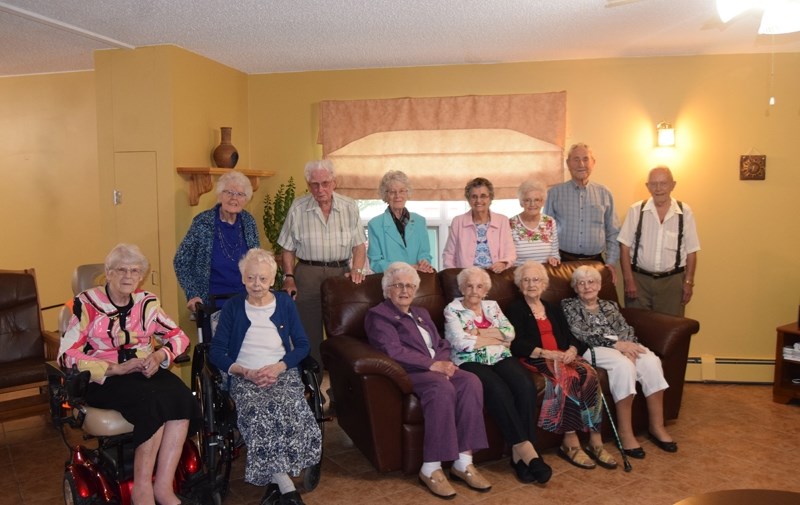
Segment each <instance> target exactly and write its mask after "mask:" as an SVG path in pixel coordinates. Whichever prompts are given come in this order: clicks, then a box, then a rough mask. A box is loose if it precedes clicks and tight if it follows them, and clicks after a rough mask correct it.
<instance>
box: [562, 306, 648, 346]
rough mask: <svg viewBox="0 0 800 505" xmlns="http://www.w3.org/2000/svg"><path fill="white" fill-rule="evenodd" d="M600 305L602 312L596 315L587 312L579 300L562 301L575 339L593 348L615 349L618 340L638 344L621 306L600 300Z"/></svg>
mask: <svg viewBox="0 0 800 505" xmlns="http://www.w3.org/2000/svg"><path fill="white" fill-rule="evenodd" d="M598 303H599V304H600V310H599V311H597V313H594V312H590V311H588V310H586V308H585V307H584V306H583V304H582V303H581V301H580V300H579V299H578V298H565V299H564V300H561V310H563V311H564V316H565V317H566V318H567V323H569V329H570V331H572V334H573V335H575V338H577V339H578V340H580V341H581V342H585V343H587V344H589V345H590V346H591V347H614V344H615V343H616V342H617V340H620V341H626V342H634V343H637V344H638V343H639V340H638V339H637V338H636V336H634V334H633V328H632V327H631V325H629V324H628V323H627V322H626V321H625V318H624V317H622V314H621V313H620V311H619V306H618V305H617V304H616V303H614V302H612V301H609V300H598ZM608 336H610V337H612V338H607V337H608ZM613 337H616V338H613Z"/></svg>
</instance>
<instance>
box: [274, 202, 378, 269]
mask: <svg viewBox="0 0 800 505" xmlns="http://www.w3.org/2000/svg"><path fill="white" fill-rule="evenodd" d="M332 198H333V202H332V208H331V213H330V215H328V221H327V222H325V218H324V216H323V215H322V209H321V208H320V206H319V204H318V203H317V201H316V200H314V196H313V195H304V196H301V197H300V198H298V199H296V200H295V201H294V202H293V203H292V206H291V207H290V208H289V212H288V213H287V215H286V221H284V223H283V228H282V229H281V234H280V236H279V237H278V245H280V246H281V247H283V248H284V249H286V250H287V251H293V252H294V253H295V255H296V256H297V257H298V258H300V259H304V260H309V261H342V260H349V259H350V257H351V256H352V255H353V248H354V247H355V246H357V245H361V244H363V243H364V242H366V241H367V237H366V235H365V234H364V228H363V227H362V226H361V219H360V218H359V215H358V205H357V204H356V202H355V200H353V199H352V198H348V197H346V196H343V195H340V194H338V193H333V196H332Z"/></svg>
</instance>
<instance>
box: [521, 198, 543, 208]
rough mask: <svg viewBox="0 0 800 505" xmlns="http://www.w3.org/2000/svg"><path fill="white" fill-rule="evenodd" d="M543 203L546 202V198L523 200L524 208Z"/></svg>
mask: <svg viewBox="0 0 800 505" xmlns="http://www.w3.org/2000/svg"><path fill="white" fill-rule="evenodd" d="M542 202H544V198H532V199H531V198H525V199H524V200H522V205H523V207H527V206H528V205H533V204H537V205H541V204H542Z"/></svg>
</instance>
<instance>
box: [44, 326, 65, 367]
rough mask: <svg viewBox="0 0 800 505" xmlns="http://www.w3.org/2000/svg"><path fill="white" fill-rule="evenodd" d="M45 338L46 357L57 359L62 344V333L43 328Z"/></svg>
mask: <svg viewBox="0 0 800 505" xmlns="http://www.w3.org/2000/svg"><path fill="white" fill-rule="evenodd" d="M42 340H44V359H46V360H47V361H55V360H56V359H57V358H58V348H59V347H60V346H61V335H60V334H59V333H58V332H57V331H49V330H42Z"/></svg>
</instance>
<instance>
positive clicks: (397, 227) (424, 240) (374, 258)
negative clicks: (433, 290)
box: [367, 170, 433, 273]
mask: <svg viewBox="0 0 800 505" xmlns="http://www.w3.org/2000/svg"><path fill="white" fill-rule="evenodd" d="M378 193H380V195H381V200H383V201H384V202H386V203H387V204H389V206H388V207H386V211H385V212H384V213H383V214H380V215H378V216H375V217H373V218H372V219H370V221H369V224H368V225H367V230H368V238H369V248H368V249H367V257H368V258H369V266H370V268H371V269H372V271H373V272H383V271H384V270H386V267H387V266H389V264H390V263H393V262H395V261H402V262H403V263H408V264H409V265H411V266H412V267H414V269H416V270H417V271H419V272H428V273H430V272H433V267H432V266H431V259H432V256H431V246H430V242H429V241H428V230H427V223H426V222H425V218H424V217H422V216H420V215H419V214H416V213H414V212H409V211H408V209H406V202H408V197H409V195H410V194H411V184H410V183H409V182H408V176H407V175H406V174H405V173H403V172H401V171H399V170H390V171H388V172H386V174H384V176H383V178H382V179H381V183H380V186H378Z"/></svg>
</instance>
